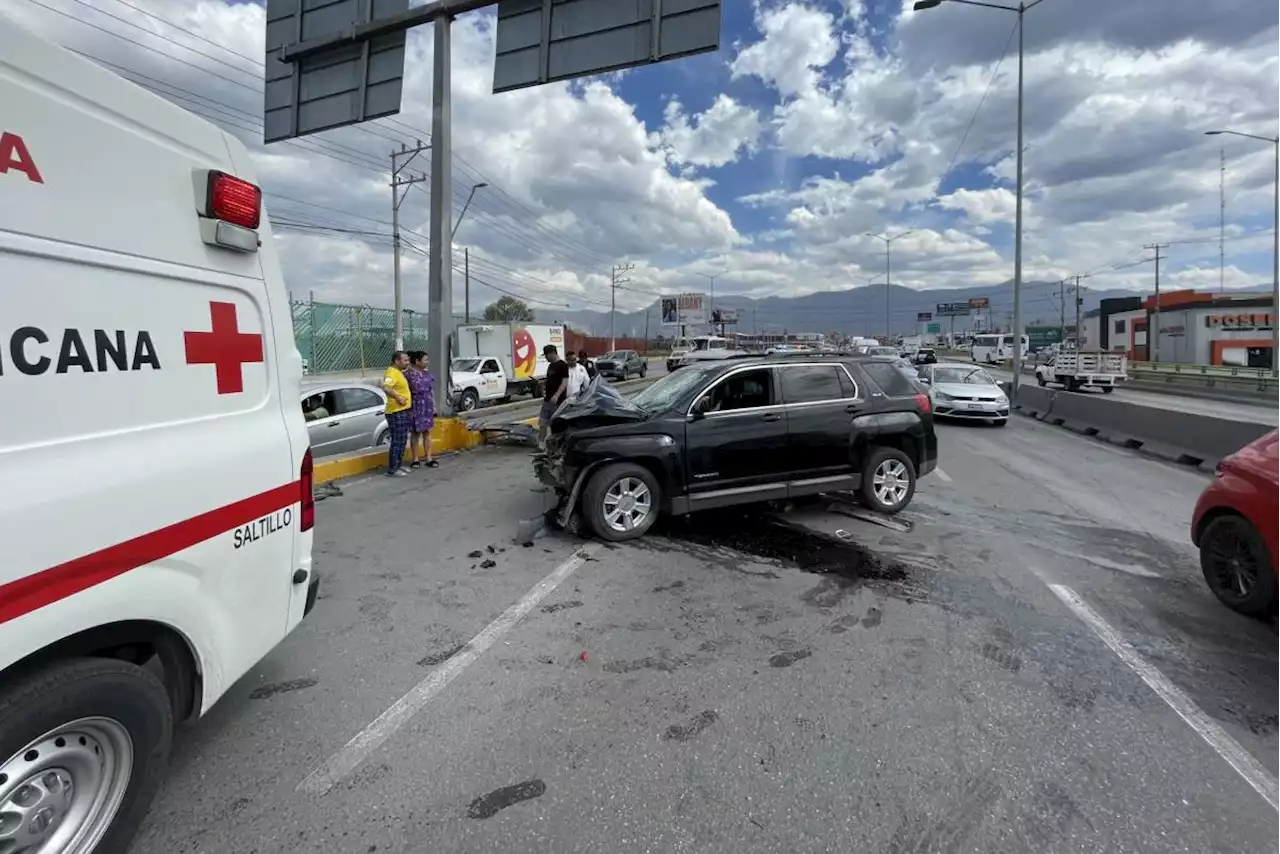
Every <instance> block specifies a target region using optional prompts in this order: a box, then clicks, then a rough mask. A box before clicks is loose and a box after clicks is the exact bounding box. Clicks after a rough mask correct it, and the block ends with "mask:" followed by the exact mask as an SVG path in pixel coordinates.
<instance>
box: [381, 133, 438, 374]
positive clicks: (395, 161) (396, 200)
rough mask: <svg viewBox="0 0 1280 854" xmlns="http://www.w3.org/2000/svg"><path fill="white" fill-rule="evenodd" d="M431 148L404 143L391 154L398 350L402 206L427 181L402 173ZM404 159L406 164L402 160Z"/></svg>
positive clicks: (399, 339) (401, 332) (401, 330)
mask: <svg viewBox="0 0 1280 854" xmlns="http://www.w3.org/2000/svg"><path fill="white" fill-rule="evenodd" d="M429 148H431V146H429V145H423V144H422V140H418V141H417V144H416V145H415V146H414V147H413V148H408V147H406V146H405V144H404V143H403V142H402V143H400V150H399V151H393V152H391V244H392V277H393V283H392V287H393V289H394V291H395V307H396V349H397V350H403V349H404V318H403V317H401V314H403V309H404V300H403V298H402V296H401V290H400V205H401V204H402V203H403V202H404V197H405V196H407V195H408V194H409V188H410V187H412V186H413V185H414V184H421V183H422V182H424V181H426V180H427V176H426V175H422V174H418V175H416V176H415V175H408V176H407V177H404V178H402V177H400V172H401V171H402V170H403V169H404V168H405V167H406V166H408V165H409V163H410V161H412V160H413V158H415V157H417V156H418V155H419V154H421V153H422V152H424V151H426V150H428V149H429ZM401 158H404V162H403V163H402V162H400V159H401ZM401 187H404V192H403V193H402V192H400V188H401Z"/></svg>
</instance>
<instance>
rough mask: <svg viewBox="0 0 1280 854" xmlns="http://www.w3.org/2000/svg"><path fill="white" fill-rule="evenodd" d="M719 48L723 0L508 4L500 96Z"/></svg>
mask: <svg viewBox="0 0 1280 854" xmlns="http://www.w3.org/2000/svg"><path fill="white" fill-rule="evenodd" d="M719 47H720V0H631V2H621V0H501V2H499V3H498V33H497V45H496V48H497V57H496V59H495V61H494V64H493V91H494V92H506V91H509V90H511V89H522V88H524V87H526V86H537V85H538V84H540V83H549V82H551V81H553V80H569V79H571V78H574V77H583V76H586V75H588V74H601V73H603V72H605V71H614V70H617V69H619V68H629V67H631V66H633V65H645V64H648V63H652V62H662V61H664V60H667V59H676V58H678V57H681V56H691V55H693V54H696V53H705V52H707V51H713V50H718V49H719Z"/></svg>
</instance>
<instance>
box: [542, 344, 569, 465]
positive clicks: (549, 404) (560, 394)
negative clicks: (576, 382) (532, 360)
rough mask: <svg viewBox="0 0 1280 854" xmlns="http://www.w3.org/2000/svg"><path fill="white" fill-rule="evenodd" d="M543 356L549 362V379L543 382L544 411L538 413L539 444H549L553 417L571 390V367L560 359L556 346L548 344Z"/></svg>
mask: <svg viewBox="0 0 1280 854" xmlns="http://www.w3.org/2000/svg"><path fill="white" fill-rule="evenodd" d="M542 356H543V358H545V359H546V360H547V378H546V380H545V381H544V382H543V386H544V388H545V389H546V391H545V392H544V393H543V397H542V409H541V411H539V412H538V444H539V445H545V444H546V442H547V430H549V429H550V428H551V416H552V415H555V412H556V409H558V408H559V406H560V402H561V401H563V400H564V395H565V392H566V391H568V390H569V366H568V365H567V364H565V363H564V361H562V360H561V358H560V352H559V351H558V350H556V345H554V344H548V345H547V346H545V347H543V348H542Z"/></svg>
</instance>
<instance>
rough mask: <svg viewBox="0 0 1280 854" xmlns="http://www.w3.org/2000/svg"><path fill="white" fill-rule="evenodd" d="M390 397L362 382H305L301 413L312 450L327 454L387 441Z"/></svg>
mask: <svg viewBox="0 0 1280 854" xmlns="http://www.w3.org/2000/svg"><path fill="white" fill-rule="evenodd" d="M386 406H387V396H386V394H384V393H383V391H382V389H380V388H378V387H377V386H375V385H368V384H364V383H359V382H334V383H303V385H302V416H303V418H305V419H306V421H307V434H308V435H309V436H310V438H311V453H312V455H313V456H316V457H328V456H333V455H334V454H345V453H348V452H350V451H359V450H361V449H362V448H368V447H371V446H373V445H380V444H382V443H383V442H384V441H386V436H387V416H386V414H385V410H386Z"/></svg>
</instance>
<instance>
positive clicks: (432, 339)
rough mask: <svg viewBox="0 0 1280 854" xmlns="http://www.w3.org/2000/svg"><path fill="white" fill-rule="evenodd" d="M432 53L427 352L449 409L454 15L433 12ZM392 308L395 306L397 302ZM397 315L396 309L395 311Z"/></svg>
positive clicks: (438, 395) (439, 397) (438, 399)
mask: <svg viewBox="0 0 1280 854" xmlns="http://www.w3.org/2000/svg"><path fill="white" fill-rule="evenodd" d="M432 26H433V27H434V28H435V34H434V35H435V44H434V49H435V56H434V63H433V65H434V67H433V70H432V80H431V226H430V231H431V246H430V262H429V265H428V267H429V272H428V282H429V284H428V289H429V293H428V302H427V305H428V309H427V310H428V316H427V321H428V327H427V353H428V355H429V357H430V359H431V367H432V370H433V371H434V372H435V375H436V378H437V379H436V384H435V407H436V412H439V413H440V414H442V415H445V414H449V413H451V412H452V411H453V406H452V403H453V402H452V400H451V398H450V395H449V381H448V376H449V362H450V357H451V355H452V354H451V353H450V352H449V351H450V347H449V339H450V333H451V332H452V329H453V257H452V256H453V241H452V232H453V229H452V228H451V226H452V222H451V220H452V219H453V217H452V213H453V202H452V200H453V175H452V171H453V140H452V128H451V127H450V124H451V122H450V116H449V110H450V97H449V93H450V89H451V86H452V80H451V76H452V75H451V74H450V70H451V65H452V50H451V44H450V42H451V39H450V29H451V28H452V26H453V19H452V18H451V17H448V16H445V17H440V18H436V20H435V22H434V23H433V24H432ZM397 308H399V307H398V306H397ZM396 316H397V319H398V318H399V314H397V315H396Z"/></svg>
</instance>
